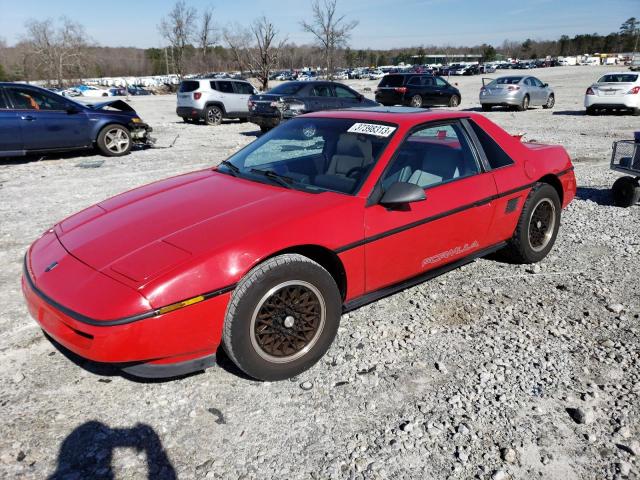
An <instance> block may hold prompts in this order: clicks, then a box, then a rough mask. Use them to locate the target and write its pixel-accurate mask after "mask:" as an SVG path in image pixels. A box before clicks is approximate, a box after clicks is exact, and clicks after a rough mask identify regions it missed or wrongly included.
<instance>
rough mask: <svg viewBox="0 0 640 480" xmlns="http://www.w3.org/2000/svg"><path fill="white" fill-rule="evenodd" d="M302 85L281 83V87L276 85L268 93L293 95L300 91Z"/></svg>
mask: <svg viewBox="0 0 640 480" xmlns="http://www.w3.org/2000/svg"><path fill="white" fill-rule="evenodd" d="M302 87H303V85H300V84H299V83H283V84H282V85H278V86H277V87H275V88H272V89H271V90H269V93H272V94H274V95H295V94H296V93H298V92H299V91H300V89H301V88H302Z"/></svg>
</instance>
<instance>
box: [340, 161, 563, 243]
mask: <svg viewBox="0 0 640 480" xmlns="http://www.w3.org/2000/svg"><path fill="white" fill-rule="evenodd" d="M572 170H573V167H571V168H567V169H566V170H562V171H561V172H558V173H556V176H558V177H560V176H562V175H566V174H567V173H569V172H570V171H572ZM536 183H538V182H532V183H529V184H527V185H523V186H521V187H518V188H513V189H511V190H507V191H506V192H502V193H498V194H496V195H491V196H490V197H486V198H483V199H482V200H478V201H476V202H473V203H468V204H466V205H462V206H460V207H457V208H454V209H451V210H447V211H446V212H442V213H439V214H437V215H432V216H431V217H426V218H423V219H421V220H416V221H415V222H411V223H407V224H406V225H402V226H401V227H396V228H392V229H391V230H387V231H386V232H382V233H378V234H377V235H372V236H371V237H367V238H364V239H362V240H358V241H356V242H352V243H348V244H347V245H344V246H342V247H338V248H336V249H335V250H334V252H336V253H343V252H346V251H347V250H351V249H352V248H356V247H361V246H362V245H366V244H367V243H371V242H375V241H376V240H381V239H383V238H385V237H389V236H391V235H395V234H396V233H401V232H404V231H405V230H410V229H412V228H415V227H419V226H420V225H424V224H426V223H430V222H434V221H436V220H440V219H441V218H444V217H448V216H449V215H455V214H456V213H460V212H463V211H465V210H468V209H470V208H475V207H480V206H482V205H486V204H487V203H489V202H492V201H494V200H497V199H499V198H502V197H508V196H509V195H513V194H514V193H518V192H522V191H524V190H529V189H530V188H532V187H533V186H534V185H535V184H536Z"/></svg>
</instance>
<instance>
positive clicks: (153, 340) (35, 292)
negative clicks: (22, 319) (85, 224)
mask: <svg viewBox="0 0 640 480" xmlns="http://www.w3.org/2000/svg"><path fill="white" fill-rule="evenodd" d="M73 282H74V279H73V278H69V283H70V284H72V283H73ZM22 293H23V295H24V298H25V300H26V303H27V307H28V309H29V313H30V314H31V316H32V317H33V318H34V319H35V320H36V321H37V322H38V324H39V325H40V327H41V328H42V329H43V330H44V331H45V332H46V333H47V334H48V335H49V336H51V337H52V338H53V339H54V340H55V341H56V342H58V343H60V344H61V345H62V346H63V347H65V348H67V349H68V350H70V351H72V352H73V353H75V354H77V355H79V356H80V357H83V358H85V359H88V360H92V361H95V362H106V363H115V364H125V365H119V366H123V367H124V368H123V369H124V370H125V371H127V372H129V373H131V374H133V375H138V376H146V377H149V376H151V377H164V376H175V375H182V374H184V373H188V371H185V366H187V367H189V368H192V369H196V370H197V369H202V368H204V367H203V365H208V364H209V363H210V361H209V360H208V359H211V358H212V356H213V355H215V352H216V350H217V348H218V346H219V345H220V342H221V337H222V323H223V321H224V316H225V312H226V308H227V303H228V302H229V298H230V296H231V292H226V293H223V294H220V295H217V296H215V297H213V298H210V299H208V300H205V301H202V302H200V303H196V304H193V305H190V306H188V307H184V308H180V309H178V310H174V311H172V312H169V313H165V314H159V315H152V316H150V315H145V314H142V315H138V316H137V317H139V318H136V317H131V318H130V321H127V322H126V323H121V324H116V325H114V324H111V325H107V326H103V325H101V321H100V320H92V319H88V318H87V317H85V316H84V315H81V314H78V313H76V312H74V310H73V305H64V306H63V305H61V304H59V303H58V302H57V301H56V300H55V299H52V298H50V297H49V296H48V295H47V294H46V293H45V292H43V291H41V290H40V289H39V288H38V287H37V286H36V285H35V284H34V281H33V279H32V278H31V273H30V271H29V267H28V266H27V263H26V260H25V267H24V271H23V276H22ZM89 322H90V323H89ZM104 323H109V322H104ZM205 359H207V360H206V361H204V360H205ZM171 366H174V367H175V368H174V369H171V368H170V367H171ZM153 367H157V368H155V369H154V368H153ZM187 370H188V368H187ZM191 371H193V370H191ZM145 372H146V373H145ZM151 372H156V373H155V374H153V373H151ZM171 372H174V373H171Z"/></svg>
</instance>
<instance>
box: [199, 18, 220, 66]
mask: <svg viewBox="0 0 640 480" xmlns="http://www.w3.org/2000/svg"><path fill="white" fill-rule="evenodd" d="M201 17H202V20H201V23H200V31H199V32H198V47H199V48H200V54H201V55H202V66H203V67H204V69H205V70H206V69H208V67H209V65H208V64H207V56H208V54H209V49H210V48H211V47H213V46H214V45H215V44H216V42H217V41H218V32H217V29H216V27H215V24H214V20H213V8H211V7H208V8H205V9H204V11H203V12H202V14H201Z"/></svg>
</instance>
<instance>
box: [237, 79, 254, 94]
mask: <svg viewBox="0 0 640 480" xmlns="http://www.w3.org/2000/svg"><path fill="white" fill-rule="evenodd" d="M233 86H234V87H235V88H236V93H240V94H242V95H253V87H252V86H251V85H249V84H248V83H246V82H233Z"/></svg>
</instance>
